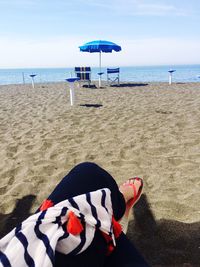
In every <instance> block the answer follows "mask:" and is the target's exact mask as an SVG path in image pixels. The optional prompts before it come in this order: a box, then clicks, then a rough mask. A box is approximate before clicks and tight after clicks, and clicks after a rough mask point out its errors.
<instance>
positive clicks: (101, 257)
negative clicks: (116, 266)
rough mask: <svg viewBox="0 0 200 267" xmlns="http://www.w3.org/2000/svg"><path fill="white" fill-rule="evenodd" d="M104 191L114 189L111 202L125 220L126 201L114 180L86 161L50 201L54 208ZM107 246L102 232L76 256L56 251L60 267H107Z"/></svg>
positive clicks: (56, 189)
mask: <svg viewBox="0 0 200 267" xmlns="http://www.w3.org/2000/svg"><path fill="white" fill-rule="evenodd" d="M101 188H109V189H110V190H111V200H112V205H113V212H114V216H115V219H116V220H118V219H119V218H121V217H122V215H123V214H124V211H125V200H124V197H123V194H122V193H121V192H120V191H119V188H118V185H117V183H116V182H115V180H114V179H113V177H112V176H111V175H110V174H109V173H108V172H106V171H105V170H104V169H102V168H101V167H99V166H98V165H97V164H95V163H90V162H85V163H81V164H79V165H77V166H75V167H74V168H73V169H72V170H71V171H70V172H69V173H68V174H67V175H66V176H65V177H64V178H63V179H62V180H61V182H60V183H59V184H58V185H57V186H56V188H55V189H54V190H53V192H52V193H51V194H50V195H49V197H48V199H49V200H51V201H52V202H53V203H54V205H55V204H57V203H59V202H61V201H63V200H65V199H68V198H70V197H74V196H77V195H80V194H84V193H87V192H91V191H95V190H98V189H101ZM106 252H107V243H106V241H105V239H104V238H103V236H102V234H101V233H100V232H99V231H96V234H95V238H94V240H93V242H92V244H91V245H90V246H89V247H88V248H87V249H86V250H85V251H84V252H83V253H81V254H79V255H76V256H69V255H63V254H61V253H58V252H56V255H55V261H56V265H55V266H56V267H65V266H69V267H72V266H73V267H76V266H78V267H80V266H81V267H93V266H97V267H103V266H104V261H105V259H106Z"/></svg>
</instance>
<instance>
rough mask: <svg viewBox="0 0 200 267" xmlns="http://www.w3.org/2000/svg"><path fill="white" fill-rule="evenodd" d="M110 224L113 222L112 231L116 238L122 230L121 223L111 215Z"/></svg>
mask: <svg viewBox="0 0 200 267" xmlns="http://www.w3.org/2000/svg"><path fill="white" fill-rule="evenodd" d="M112 224H113V232H114V235H115V237H116V238H118V237H119V236H120V234H121V232H122V227H121V225H120V224H119V223H118V222H117V221H116V220H115V218H114V217H112Z"/></svg>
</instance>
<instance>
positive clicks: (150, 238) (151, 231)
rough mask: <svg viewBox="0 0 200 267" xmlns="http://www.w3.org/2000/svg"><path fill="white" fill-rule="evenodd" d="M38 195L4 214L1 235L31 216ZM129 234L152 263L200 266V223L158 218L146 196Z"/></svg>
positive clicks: (170, 266) (0, 217) (0, 218)
mask: <svg viewBox="0 0 200 267" xmlns="http://www.w3.org/2000/svg"><path fill="white" fill-rule="evenodd" d="M35 198H36V196H34V195H27V196H25V197H23V198H22V199H19V200H18V201H17V203H16V206H15V208H14V210H13V211H12V212H11V213H10V214H6V215H4V214H0V237H3V236H4V235H5V234H7V233H8V232H9V231H11V230H12V229H13V228H14V227H15V226H16V225H17V224H18V223H20V222H21V221H23V220H24V219H26V218H27V217H28V216H29V215H31V213H30V210H31V207H32V205H33V202H34V200H35ZM133 212H134V220H133V221H131V222H130V224H129V230H128V237H129V238H130V240H131V241H132V242H133V243H134V244H135V246H136V247H137V248H138V250H139V251H140V252H141V254H142V255H143V256H144V257H145V258H146V260H147V261H148V263H149V264H150V265H151V266H156V267H158V266H160V267H167V266H168V267H178V266H184V267H197V266H200V265H199V264H200V222H197V223H182V222H178V221H173V220H163V219H162V220H159V221H156V220H155V218H154V216H153V213H152V211H151V209H150V206H149V204H148V201H147V197H146V195H144V194H143V195H142V196H141V199H140V201H139V202H138V203H137V204H136V205H135V207H134V210H133Z"/></svg>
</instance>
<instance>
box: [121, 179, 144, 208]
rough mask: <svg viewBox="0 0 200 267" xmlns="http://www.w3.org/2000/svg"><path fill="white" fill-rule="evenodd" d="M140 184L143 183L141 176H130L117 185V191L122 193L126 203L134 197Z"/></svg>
mask: <svg viewBox="0 0 200 267" xmlns="http://www.w3.org/2000/svg"><path fill="white" fill-rule="evenodd" d="M133 185H134V186H133ZM142 185H143V183H142V179H141V178H139V179H137V178H131V179H129V180H127V181H126V182H125V183H123V184H122V185H120V186H119V191H120V192H121V193H122V194H123V196H124V199H125V201H126V203H127V202H128V201H129V200H133V199H134V198H136V196H137V195H138V193H139V191H140V189H141V187H142Z"/></svg>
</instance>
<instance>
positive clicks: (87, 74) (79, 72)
mask: <svg viewBox="0 0 200 267" xmlns="http://www.w3.org/2000/svg"><path fill="white" fill-rule="evenodd" d="M75 74H76V77H77V78H79V79H80V80H79V83H88V87H90V83H91V68H90V67H75Z"/></svg>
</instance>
